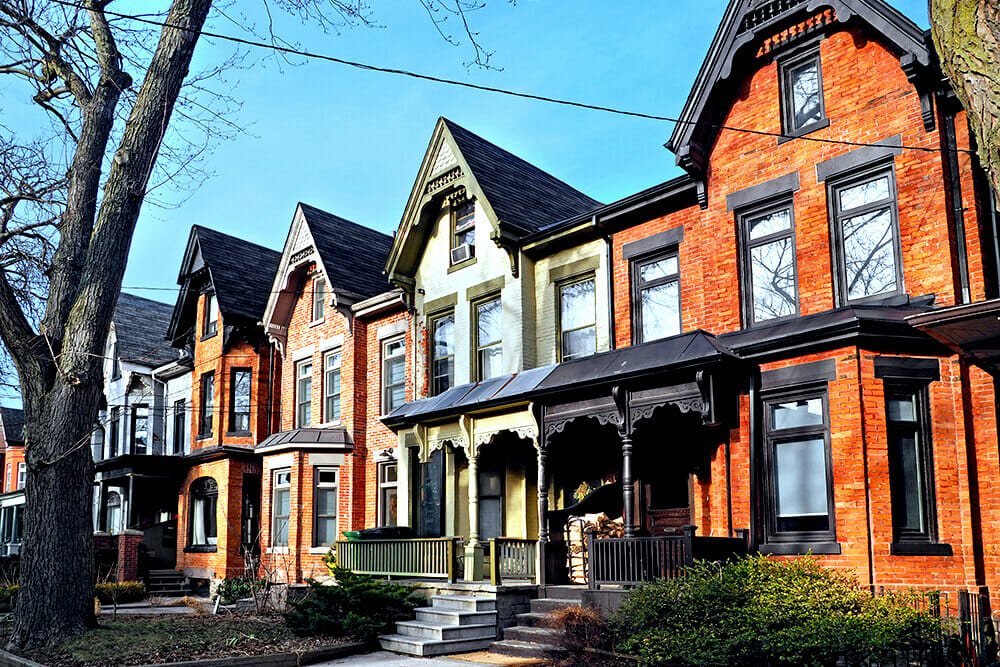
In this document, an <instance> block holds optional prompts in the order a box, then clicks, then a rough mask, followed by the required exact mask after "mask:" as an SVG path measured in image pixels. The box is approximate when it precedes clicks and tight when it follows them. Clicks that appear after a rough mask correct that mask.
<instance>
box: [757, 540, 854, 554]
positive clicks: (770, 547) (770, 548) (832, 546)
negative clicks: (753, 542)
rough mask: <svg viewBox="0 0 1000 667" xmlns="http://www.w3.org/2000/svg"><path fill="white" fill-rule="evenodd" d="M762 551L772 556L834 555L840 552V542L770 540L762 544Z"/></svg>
mask: <svg viewBox="0 0 1000 667" xmlns="http://www.w3.org/2000/svg"><path fill="white" fill-rule="evenodd" d="M759 551H760V553H762V554H768V555H772V556H802V555H805V554H808V553H811V554H813V555H814V556H834V555H837V554H839V553H840V543H839V542H770V543H768V544H761V545H760V549H759Z"/></svg>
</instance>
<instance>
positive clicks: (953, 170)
mask: <svg viewBox="0 0 1000 667" xmlns="http://www.w3.org/2000/svg"><path fill="white" fill-rule="evenodd" d="M941 134H942V138H943V139H944V162H945V165H944V166H945V177H946V178H947V188H948V190H947V193H946V194H947V197H948V203H949V204H950V206H949V209H950V210H949V213H950V215H949V216H948V217H949V218H950V219H951V226H952V229H953V230H954V233H955V254H956V256H957V266H956V267H955V272H956V274H957V275H956V276H955V277H956V278H957V279H958V285H959V290H958V294H957V295H956V297H957V298H956V299H955V302H956V303H958V304H962V303H969V302H970V301H972V294H971V291H970V289H969V255H968V248H967V244H966V240H965V208H964V206H963V205H962V180H961V176H960V172H959V166H958V142H957V140H956V138H955V113H954V111H947V112H945V111H942V112H941Z"/></svg>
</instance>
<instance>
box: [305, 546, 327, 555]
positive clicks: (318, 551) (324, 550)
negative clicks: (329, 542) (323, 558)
mask: <svg viewBox="0 0 1000 667" xmlns="http://www.w3.org/2000/svg"><path fill="white" fill-rule="evenodd" d="M328 551H330V547H310V548H309V553H311V554H326V553H327V552H328Z"/></svg>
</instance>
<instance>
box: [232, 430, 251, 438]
mask: <svg viewBox="0 0 1000 667" xmlns="http://www.w3.org/2000/svg"><path fill="white" fill-rule="evenodd" d="M252 435H253V431H226V437H228V438H249V437H251V436H252Z"/></svg>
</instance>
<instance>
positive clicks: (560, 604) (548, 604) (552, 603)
mask: <svg viewBox="0 0 1000 667" xmlns="http://www.w3.org/2000/svg"><path fill="white" fill-rule="evenodd" d="M579 604H580V603H579V602H577V601H576V600H565V599H563V600H560V599H557V598H537V599H535V600H532V601H531V611H533V612H535V613H540V614H545V613H548V612H550V611H555V610H557V609H565V608H566V607H577V606H579Z"/></svg>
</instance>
